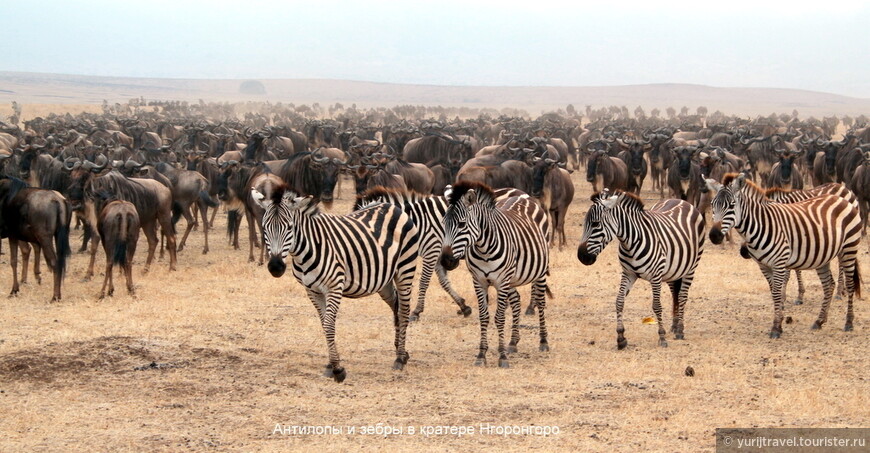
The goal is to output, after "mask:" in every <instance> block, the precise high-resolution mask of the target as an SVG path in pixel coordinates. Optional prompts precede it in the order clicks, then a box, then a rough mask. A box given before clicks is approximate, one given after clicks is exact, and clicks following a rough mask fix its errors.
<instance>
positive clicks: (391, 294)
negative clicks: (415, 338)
mask: <svg viewBox="0 0 870 453" xmlns="http://www.w3.org/2000/svg"><path fill="white" fill-rule="evenodd" d="M408 286H409V287H408V288H407V289H406V290H407V294H406V295H404V296H400V295H399V292H398V291H399V290H398V289H397V288H396V282H395V281H393V282H390V284H388V285H387V286H385V287H384V289H382V290H381V291H380V292H379V293H378V294H380V296H381V298H383V299H384V301H385V302H386V303H387V305H389V306H390V309H392V310H393V328H394V329H395V334H396V338H395V341H394V342H393V344H394V345H395V347H396V361H395V362H394V363H393V369H394V370H401V369H402V368H404V366H405V364H406V363H408V352H407V351H405V334H406V332H407V328H408V312H409V311H410V299H411V289H410V285H408Z"/></svg>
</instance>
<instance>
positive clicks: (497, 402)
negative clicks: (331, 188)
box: [0, 173, 870, 451]
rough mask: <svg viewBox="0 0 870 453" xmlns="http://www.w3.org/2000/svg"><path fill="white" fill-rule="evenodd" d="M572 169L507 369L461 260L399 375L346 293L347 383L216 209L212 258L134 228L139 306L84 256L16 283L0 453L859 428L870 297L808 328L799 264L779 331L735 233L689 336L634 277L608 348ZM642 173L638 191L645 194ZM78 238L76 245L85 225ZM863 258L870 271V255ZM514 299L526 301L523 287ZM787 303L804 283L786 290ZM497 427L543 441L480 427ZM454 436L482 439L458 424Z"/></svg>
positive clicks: (371, 312) (603, 264)
mask: <svg viewBox="0 0 870 453" xmlns="http://www.w3.org/2000/svg"><path fill="white" fill-rule="evenodd" d="M573 179H574V183H575V186H576V187H577V197H576V198H575V203H574V204H573V205H572V206H571V209H570V211H569V213H568V224H567V233H568V237H569V243H568V245H567V246H566V247H565V248H564V250H561V251H560V250H558V249H553V250H552V276H551V279H550V284H551V286H552V289H553V292H554V294H555V299H553V300H550V301H549V302H548V304H549V305H548V311H547V321H548V326H549V332H550V346H551V352H549V353H541V352H538V351H537V327H536V326H537V321H536V318H530V317H524V318H523V320H522V325H521V327H522V330H521V332H522V335H523V337H522V341H521V342H520V345H519V348H520V352H519V353H517V354H514V355H513V356H512V359H511V368H510V369H500V368H497V367H495V363H496V362H497V360H496V358H497V356H496V355H495V352H494V349H491V350H490V366H488V367H486V368H480V367H474V366H473V361H474V356H475V354H476V352H477V342H478V338H479V330H478V329H479V328H478V322H477V318H476V317H477V314H476V303H474V302H473V291H472V286H471V282H470V279H469V278H468V275H467V271H466V270H465V268H464V265H463V266H461V267H460V268H459V269H458V270H456V271H454V272H452V273H451V274H450V275H451V278H452V281H453V283H454V285H455V287H456V288H457V289H458V290H459V291H460V292H461V293H462V294H463V295H464V296H465V297H466V298H467V299H468V300H469V302H471V304H472V306H474V307H475V313H474V314H473V315H472V316H471V317H469V318H462V317H461V316H458V315H457V314H456V307H455V306H454V305H453V303H452V301H450V299H449V297H448V296H447V295H446V294H445V293H444V292H443V291H442V290H441V289H440V287H437V285H434V286H435V287H433V288H430V291H429V295H428V298H427V302H428V303H427V308H426V311H425V312H424V314H423V316H422V318H421V320H420V321H419V322H417V323H414V324H413V325H412V326H411V327H410V328H409V332H408V351H409V352H410V355H411V360H410V362H409V363H408V365H407V366H406V367H405V370H404V371H401V372H397V371H393V370H392V369H391V364H392V361H393V359H394V350H393V345H392V339H393V333H392V324H391V315H390V312H389V309H388V308H387V306H386V305H385V304H384V303H383V302H382V301H381V300H380V299H379V298H377V296H374V297H369V298H364V299H360V300H346V301H345V303H344V304H342V307H341V311H340V314H339V322H338V334H337V340H338V347H339V352H340V353H341V357H342V359H343V360H344V365H345V366H346V369H347V372H348V377H347V380H346V381H345V382H344V383H343V384H336V383H335V382H333V380H332V379H329V378H326V377H323V376H322V370H323V365H324V364H325V363H326V362H327V359H326V347H325V341H324V336H323V332H322V329H321V328H320V325H319V322H318V321H317V317H316V315H315V310H314V308H313V307H312V306H311V303H310V302H309V301H308V299H307V298H306V296H305V294H304V292H303V291H302V290H301V286H300V285H299V284H298V283H297V282H296V281H295V280H294V279H293V278H292V276H290V274H289V273H288V274H286V275H285V276H284V277H283V278H280V279H275V278H272V277H271V276H270V275H269V273H268V272H267V270H266V269H265V268H264V267H261V266H257V265H256V264H255V263H248V262H247V254H246V247H247V243H246V240H245V239H244V238H246V235H245V233H244V228H245V227H244V226H243V233H242V234H243V236H242V237H243V240H242V250H233V249H232V247H231V246H230V245H228V243H227V241H226V239H225V234H224V228H225V224H226V215H225V214H224V213H223V212H219V213H218V216H217V220H216V229H215V230H212V231H211V236H210V245H211V252H210V253H208V254H207V255H202V254H201V244H202V232H201V231H194V232H193V233H192V234H191V239H190V240H189V243H188V246H187V248H185V249H184V251H182V252H181V253H180V254H179V266H178V271H177V272H172V273H170V272H168V269H167V261H165V260H164V261H160V262H157V263H155V265H154V266H153V268H152V270H151V272H150V273H149V274H143V273H142V267H141V264H142V262H144V257H145V243H144V239H142V241H143V242H142V243H141V244H140V248H139V253H138V254H137V259H136V261H137V263H136V268H135V282H136V288H137V292H138V297H137V298H131V297H129V296H127V295H126V292H125V290H124V288H123V284H121V285H118V286H119V287H118V288H117V290H116V295H115V297H114V298H107V299H105V300H102V301H99V300H97V298H96V296H97V294H98V293H99V290H100V284H101V279H102V277H101V275H100V274H101V273H100V272H98V275H97V277H95V279H94V280H92V281H89V282H83V281H81V280H82V276H83V275H84V268H85V265H86V256H85V255H83V254H74V256H73V257H72V258H71V266H70V271H69V272H68V276H67V278H66V281H65V285H64V288H63V291H64V299H63V301H62V302H59V303H54V304H49V303H48V300H49V299H50V297H51V285H50V284H49V282H50V275H49V274H48V273H47V272H46V273H45V274H44V281H43V283H42V285H36V284H34V283H33V277H32V275H31V277H30V280H31V283H30V284H28V285H25V286H23V287H22V293H21V295H20V296H18V297H15V298H10V299H6V298H2V299H0V310H2V313H3V316H2V317H0V405H2V407H3V417H0V451H36V450H49V451H70V450H108V451H117V450H136V451H180V450H215V451H231V450H232V451H239V450H242V451H273V450H303V449H304V450H310V449H314V448H319V449H320V448H329V449H331V450H338V451H346V450H359V449H361V448H373V449H377V450H381V449H389V450H403V451H407V450H417V451H420V450H425V451H431V450H451V451H453V450H472V449H495V448H498V449H502V450H528V449H536V450H543V451H552V450H557V449H559V450H563V451H698V450H710V449H712V448H713V446H714V430H715V428H717V427H722V428H724V427H860V426H866V424H867V420H870V399H868V390H870V383H868V379H870V378H868V376H870V362H868V360H867V356H868V349H870V347H868V345H870V341H868V339H870V338H868V332H870V330H868V327H867V326H868V324H867V321H866V320H867V319H868V315H867V309H866V302H865V300H859V301H858V302H857V304H856V323H855V331H854V332H850V333H846V332H843V330H842V327H843V324H844V320H845V303H844V302H843V301H835V302H834V303H833V304H832V309H831V313H830V317H829V322H828V324H827V325H826V326H825V327H824V329H822V330H821V331H810V325H811V324H812V322H813V321H814V320H815V319H816V316H817V314H818V310H819V305H820V299H821V287H820V284H819V281H818V278H817V277H816V276H815V275H807V276H806V281H807V287H808V289H807V302H806V303H805V304H804V305H802V306H794V305H788V306H787V307H786V310H787V313H786V314H787V315H788V316H790V317H791V319H792V322H791V323H790V324H787V325H785V326H784V327H785V329H784V330H785V332H784V334H783V337H782V339H780V340H770V339H768V337H767V332H768V330H769V328H770V323H771V321H772V304H771V301H770V294H769V291H768V288H767V285H766V283H765V281H764V279H763V278H762V276H761V273H760V272H759V270H758V268H757V267H756V265H755V264H753V263H752V262H751V261H747V260H743V259H741V258H740V257H739V254H738V250H737V247H736V246H733V245H724V246H713V245H712V244H710V243H709V242H707V243H706V244H705V247H706V250H705V252H704V256H703V257H702V259H701V263H700V266H699V269H698V273H697V276H696V279H695V284H694V285H693V287H692V289H691V291H690V293H689V304H688V306H687V309H686V322H685V325H686V340H685V341H676V340H673V339H671V337H670V336H669V340H670V341H669V343H670V347H668V348H660V347H658V346H657V341H656V340H657V335H656V326H655V325H648V324H643V323H642V319H643V318H644V317H647V316H652V310H651V303H650V287H649V285H648V284H647V283H646V282H639V283H638V284H637V285H636V286H635V289H634V291H633V292H632V293H631V295H630V296H629V298H628V300H627V303H626V311H625V319H626V329H627V331H626V336H627V338H628V341H629V346H628V348H627V349H626V350H622V351H618V350H617V349H616V333H615V315H614V300H615V296H616V290H617V287H618V282H619V275H620V269H619V265H618V263H617V258H616V246H615V245H613V244H612V245H611V246H610V247H608V249H607V250H606V252H605V253H604V254H603V255H602V257H600V258H599V260H598V262H597V263H596V264H595V265H593V266H591V267H584V266H583V265H581V264H580V263H579V262H578V261H577V259H576V247H577V244H578V241H579V238H580V235H581V232H582V231H581V229H582V228H581V226H582V220H583V216H584V214H585V212H586V209H587V208H588V205H589V202H588V198H589V195H590V187H589V185H588V184H587V183H586V182H585V180H584V178H583V175H581V174H580V173H575V174H574V175H573ZM649 184H650V181H649V180H648V181H647V186H646V190H645V191H644V193H643V196H644V198H646V199H648V200H655V199H657V198H658V195H657V194H653V193H652V191H650V190H649V189H650V186H649ZM350 187H352V185H351V183H350V181H347V180H346V181H344V192H343V193H342V195H343V197H342V199H341V200H339V201H338V202H337V204H336V206H335V207H334V209H333V212H338V213H344V212H347V210H348V208H349V206H350V199H349V197H350ZM182 225H183V221H182V222H181V223H180V224H179V226H182ZM72 242H73V246H74V250H75V249H77V248H78V246H79V244H80V231H76V232H74V238H73V240H72ZM3 252H4V253H5V254H4V255H2V256H0V264H2V266H0V284H2V285H3V286H2V287H5V288H9V285H11V271H10V267H9V264H8V259H9V256H8V246H7V244H4V246H3ZM102 262H103V255H102V251H101V252H100V255H99V258H98V263H102ZM101 265H102V264H99V266H101ZM860 265H861V267H862V268H863V269H870V259H868V255H867V252H866V251H862V253H861V255H860ZM99 266H98V268H99ZM865 272H866V271H865ZM808 274H809V273H808ZM118 283H120V280H119V279H118V278H116V285H117V284H118ZM865 288H866V287H865ZM521 294H522V297H523V301H524V304H525V303H527V300H528V294H529V289H528V288H523V289H522V290H521ZM795 294H796V288H795V286H794V284H793V283H792V285H790V287H789V299H793V298H794V295H795ZM664 295H665V297H669V293H667V291H666V290H665V291H664ZM865 297H866V296H865ZM666 306H667V305H666ZM665 312H666V317H665V322H666V325H670V318H669V316H667V313H668V310H665ZM491 332H493V333H492V337H491V338H492V339H493V340H494V339H495V338H496V337H495V334H494V332H495V329H494V328H492V329H491ZM687 367H692V368H693V370H694V376H693V377H688V376H686V368H687ZM378 424H381V425H380V427H381V428H383V427H384V426H388V427H390V428H391V429H392V428H399V427H401V428H402V430H403V431H402V434H395V435H386V436H385V435H383V434H381V435H378V434H368V432H369V429H370V428H371V429H372V431H374V432H376V433H381V432H382V431H383V430H382V429H381V430H380V431H378V430H377V429H376V428H377V427H378V426H379V425H378ZM294 426H300V427H322V426H329V427H336V429H338V430H341V433H340V434H331V433H330V434H324V431H323V428H303V430H302V431H301V433H300V430H299V428H296V431H294ZM409 426H412V427H414V428H415V433H414V434H410V433H409V430H408V427H409ZM445 426H449V427H456V428H452V429H453V430H454V431H450V428H441V427H445ZM495 426H499V427H501V426H521V427H528V426H534V427H536V428H535V429H534V432H535V433H538V434H540V433H542V432H543V431H544V430H545V428H544V427H548V428H546V429H547V430H549V431H550V432H551V434H550V435H546V436H545V435H536V434H528V433H527V434H526V435H521V434H517V435H515V434H508V435H503V431H500V430H496V429H492V430H487V429H486V428H487V427H495ZM349 427H354V429H355V432H350V428H349ZM436 427H438V428H436ZM458 427H471V428H472V429H473V430H474V432H473V433H470V432H468V431H467V430H468V428H463V429H465V430H466V434H465V435H461V436H460V435H458V432H457V430H458V429H459V428H458ZM276 428H277V429H276ZM421 428H422V429H423V431H424V432H421ZM481 428H484V429H483V430H481ZM309 429H310V430H311V432H308V430H309ZM481 431H483V432H481ZM555 431H558V433H555Z"/></svg>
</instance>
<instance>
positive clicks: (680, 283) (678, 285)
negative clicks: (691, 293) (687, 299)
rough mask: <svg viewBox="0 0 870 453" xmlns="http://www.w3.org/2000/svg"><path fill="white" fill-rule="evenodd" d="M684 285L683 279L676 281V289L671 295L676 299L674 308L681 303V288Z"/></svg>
mask: <svg viewBox="0 0 870 453" xmlns="http://www.w3.org/2000/svg"><path fill="white" fill-rule="evenodd" d="M682 287H683V279H682V278H681V279H679V280H675V281H674V290H673V291H671V297H672V298H673V301H674V310H676V309H677V307H678V306H679V305H680V289H681V288H682Z"/></svg>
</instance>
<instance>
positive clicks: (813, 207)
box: [710, 173, 861, 338]
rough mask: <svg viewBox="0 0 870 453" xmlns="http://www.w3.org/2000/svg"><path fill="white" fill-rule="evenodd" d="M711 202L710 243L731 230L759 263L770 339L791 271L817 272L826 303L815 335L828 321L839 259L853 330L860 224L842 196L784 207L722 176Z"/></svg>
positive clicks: (777, 329) (778, 327) (778, 330)
mask: <svg viewBox="0 0 870 453" xmlns="http://www.w3.org/2000/svg"><path fill="white" fill-rule="evenodd" d="M715 189H716V190H718V193H717V194H716V196H715V197H714V198H713V227H712V228H711V230H710V240H711V241H713V243H714V244H720V243H721V242H722V237H723V235H724V234H725V233H727V232H728V230H730V229H731V228H732V227H733V228H734V229H736V230H737V232H739V233H740V234H742V235H743V237H744V238H745V240H746V247H747V252H748V254H749V255H750V256H751V257H752V258H753V259H754V260H755V261H757V262H758V265H759V267H760V268H761V272H762V274H764V277H765V278H766V279H767V283H768V285H769V286H770V292H771V295H772V297H773V310H774V317H773V327H772V328H771V331H770V337H771V338H779V337H780V335H782V318H783V314H782V310H783V300H784V289H785V285H786V283H787V282H788V276H789V270H791V269H797V270H805V269H815V270H816V272H817V273H818V274H819V278H820V279H821V280H822V286H823V289H824V294H825V298H824V301H823V302H822V309H821V312H820V313H819V318H818V319H817V320H816V322H815V323H814V324H813V329H819V328H821V327H822V325H823V324H824V323H825V321H827V319H828V307H829V305H830V303H831V298H832V297H833V295H834V278H833V277H832V275H831V266H830V262H831V260H833V259H834V258H838V259H839V262H840V269H842V272H843V273H844V275H845V282H846V295H847V298H848V302H847V303H848V306H847V313H846V326H845V330H847V331H849V330H852V320H853V318H854V313H853V311H852V299H853V297H854V296H856V295H857V296H858V297H860V296H861V287H860V285H861V278H860V274H859V271H858V261H857V254H858V244H859V243H860V241H861V219H860V214H859V211H858V209H856V208H855V207H854V206H853V205H852V204H851V203H849V201H847V200H845V199H843V198H842V197H840V196H834V195H821V196H817V197H813V198H809V199H807V200H804V201H798V202H794V203H788V204H779V203H775V202H772V201H771V200H769V199H768V198H767V197H766V196H765V192H764V191H763V190H762V189H760V188H758V187H757V186H756V185H755V184H753V183H752V182H751V181H747V180H746V176H745V175H743V174H740V175H737V174H733V173H732V174H729V175H726V176H725V179H724V180H723V182H722V184H721V185H716V187H715Z"/></svg>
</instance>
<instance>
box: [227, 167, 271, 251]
mask: <svg viewBox="0 0 870 453" xmlns="http://www.w3.org/2000/svg"><path fill="white" fill-rule="evenodd" d="M283 183H284V181H282V180H281V178H279V177H278V176H276V175H274V174H272V173H271V172H270V170H269V167H267V166H265V165H262V164H259V165H257V166H254V167H251V166H247V165H241V164H239V163H238V162H233V163H232V164H230V165H228V166H227V167H226V168H224V170H223V171H222V172H221V175H220V178H219V182H218V186H219V187H218V197H219V198H220V199H221V201H223V202H224V203H226V206H227V211H228V212H229V213H230V214H231V215H230V216H229V220H228V222H227V233H228V234H229V236H230V239H231V241H233V246H234V248H236V249H238V248H239V231H238V227H239V223H240V222H239V221H238V220H237V219H240V217H239V214H240V213H241V212H242V211H244V214H245V220H247V224H248V261H254V246H255V245H257V244H260V241H259V239H258V236H257V230H258V229H259V231H260V233H262V231H263V209H262V208H261V207H260V205H258V204H257V203H255V202H254V201H253V200H252V199H251V188H256V189H257V190H258V191H259V192H260V193H262V194H265V195H271V194H272V191H273V190H274V188H275V187H278V186H280V185H282V184H283ZM263 252H264V249H263V248H262V247H261V248H260V261H259V264H261V265H262V264H263Z"/></svg>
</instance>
